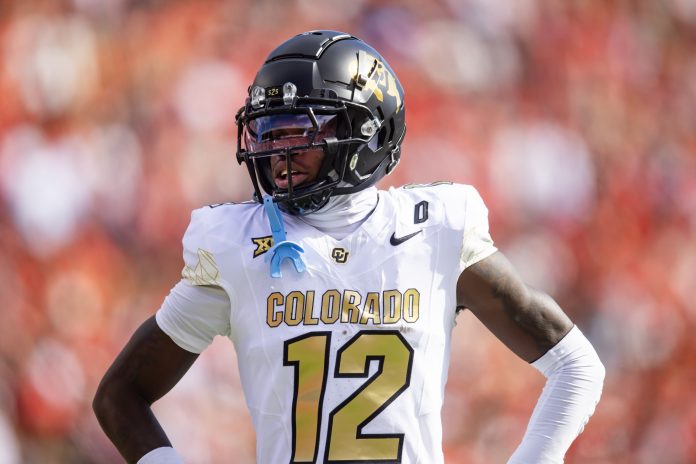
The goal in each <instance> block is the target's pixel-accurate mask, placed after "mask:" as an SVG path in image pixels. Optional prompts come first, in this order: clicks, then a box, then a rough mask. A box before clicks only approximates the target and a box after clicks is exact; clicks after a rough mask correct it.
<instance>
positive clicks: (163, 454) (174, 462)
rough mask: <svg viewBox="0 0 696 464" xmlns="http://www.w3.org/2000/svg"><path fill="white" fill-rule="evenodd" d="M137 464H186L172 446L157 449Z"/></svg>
mask: <svg viewBox="0 0 696 464" xmlns="http://www.w3.org/2000/svg"><path fill="white" fill-rule="evenodd" d="M137 464H184V460H183V459H182V458H181V456H179V453H177V452H176V450H175V449H174V448H172V447H171V446H163V447H161V448H155V449H153V450H152V451H150V452H149V453H147V454H146V455H145V456H143V457H142V458H140V459H139V460H138V462H137Z"/></svg>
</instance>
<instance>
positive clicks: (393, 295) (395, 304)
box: [382, 290, 401, 324]
mask: <svg viewBox="0 0 696 464" xmlns="http://www.w3.org/2000/svg"><path fill="white" fill-rule="evenodd" d="M382 311H383V312H384V315H383V316H382V323H383V324H395V323H396V322H397V321H398V320H399V319H401V292H400V291H398V290H387V291H385V292H384V293H383V294H382Z"/></svg>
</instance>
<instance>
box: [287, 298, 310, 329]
mask: <svg viewBox="0 0 696 464" xmlns="http://www.w3.org/2000/svg"><path fill="white" fill-rule="evenodd" d="M304 300H305V299H304V295H303V294H302V292H298V291H294V292H290V293H288V297H287V298H286V299H285V323H286V324H287V325H297V324H299V323H300V322H301V321H302V312H303V309H304Z"/></svg>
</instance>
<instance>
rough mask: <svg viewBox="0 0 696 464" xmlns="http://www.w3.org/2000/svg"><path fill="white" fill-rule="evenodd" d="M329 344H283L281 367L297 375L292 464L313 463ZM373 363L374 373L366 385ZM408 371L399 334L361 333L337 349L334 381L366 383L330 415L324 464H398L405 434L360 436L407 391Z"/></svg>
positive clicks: (321, 336) (317, 336) (325, 336)
mask: <svg viewBox="0 0 696 464" xmlns="http://www.w3.org/2000/svg"><path fill="white" fill-rule="evenodd" d="M330 344H331V332H312V333H309V334H305V335H301V336H299V337H296V338H293V339H290V340H287V341H286V342H285V348H284V353H283V365H285V366H290V367H293V368H294V371H295V379H294V392H293V399H292V455H291V457H290V463H291V464H296V463H297V464H299V463H315V462H317V454H318V452H319V433H320V431H321V417H322V410H323V403H324V393H325V391H326V381H327V378H328V370H329V355H330ZM371 361H377V363H378V368H377V372H376V373H375V374H374V375H372V377H370V378H369V379H367V378H368V375H369V370H370V362H371ZM412 366H413V348H411V346H410V345H409V344H408V342H407V341H406V339H405V338H404V337H403V336H402V335H401V333H399V331H397V330H366V331H362V332H359V333H358V334H357V335H355V336H354V337H353V338H351V339H350V340H349V341H348V342H346V343H345V344H344V345H343V346H342V347H341V348H339V350H338V351H337V352H336V367H335V369H334V375H333V377H334V378H336V379H342V378H365V379H367V380H366V381H365V383H363V384H362V385H361V386H360V387H359V388H358V389H357V390H356V391H355V392H353V393H352V394H351V395H350V396H349V397H348V398H346V399H345V400H344V401H343V402H341V403H340V404H339V405H338V406H336V407H335V408H334V409H333V411H331V413H330V414H329V416H328V427H327V437H326V446H325V448H326V449H325V452H324V454H325V459H324V460H323V462H329V463H331V462H345V461H349V462H360V461H366V462H375V461H379V462H390V463H398V462H401V451H402V448H403V441H404V434H403V433H394V434H387V433H380V434H369V435H368V434H364V433H362V430H363V428H364V427H365V426H366V425H367V424H368V423H369V422H370V421H371V420H372V419H374V418H375V417H377V415H378V414H379V413H381V412H382V411H383V410H384V409H385V408H386V407H387V406H388V405H389V404H390V403H391V402H392V401H394V400H395V399H396V398H397V397H398V396H399V395H400V394H401V393H402V392H403V391H404V390H406V389H407V388H408V386H409V384H410V381H411V368H412Z"/></svg>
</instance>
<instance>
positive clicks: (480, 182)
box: [0, 0, 696, 464]
mask: <svg viewBox="0 0 696 464" xmlns="http://www.w3.org/2000/svg"><path fill="white" fill-rule="evenodd" d="M319 28H324V29H336V30H344V31H347V32H350V33H352V34H354V35H357V36H358V37H361V38H362V39H364V40H366V41H367V42H368V43H370V44H372V45H373V46H374V47H375V48H377V49H378V50H380V51H381V53H382V54H383V55H384V56H385V57H386V58H387V59H388V60H389V62H390V64H391V66H392V67H393V68H394V70H395V71H396V73H397V74H398V76H399V77H400V80H401V82H402V84H403V85H404V88H405V91H406V105H407V108H408V110H407V111H408V113H407V125H408V135H407V137H406V142H405V146H404V150H403V158H402V164H401V166H400V167H399V169H397V170H396V171H395V173H394V174H392V175H391V176H389V177H388V178H386V179H385V181H384V182H383V185H382V186H383V187H387V186H390V185H400V184H402V183H407V182H429V181H433V180H438V179H448V180H453V181H457V182H462V183H470V184H474V185H475V186H477V187H478V189H479V190H480V192H481V193H482V195H483V197H484V199H485V200H486V201H487V203H488V205H489V208H490V218H491V229H492V234H493V237H494V239H496V241H497V243H498V245H499V247H500V248H501V249H502V250H503V251H504V252H505V253H506V254H507V255H508V256H509V257H510V258H511V260H512V261H513V262H514V263H515V264H516V265H517V267H518V268H519V269H520V271H521V272H522V274H523V276H524V277H525V279H526V280H527V281H528V282H529V283H531V284H533V285H534V286H536V287H539V288H541V289H544V290H546V291H548V292H550V293H551V294H552V295H554V296H555V297H556V298H557V300H558V301H559V302H560V303H561V305H562V306H563V307H564V308H565V309H566V310H567V312H568V313H569V314H570V315H571V317H572V318H573V319H574V320H575V321H576V323H577V324H578V325H579V326H580V327H581V329H582V330H583V331H584V332H585V334H586V335H588V337H589V338H590V339H591V340H592V341H593V343H594V344H595V346H596V348H597V350H598V352H599V354H600V356H601V357H602V359H603V361H604V362H605V365H606V367H607V372H608V377H607V382H606V385H605V393H604V397H603V401H602V403H600V406H599V408H598V410H597V412H596V414H595V416H594V418H593V419H592V420H591V422H590V424H589V426H588V427H587V430H586V431H585V432H584V433H583V434H582V435H581V436H580V438H579V439H578V440H577V442H576V443H575V445H574V446H573V447H572V448H571V451H570V452H569V455H568V458H567V461H566V462H568V463H571V464H572V463H590V462H591V463H607V464H608V463H638V464H641V463H646V464H648V463H650V464H652V463H655V462H663V463H671V464H680V463H693V462H696V396H695V395H694V393H693V392H694V385H696V337H694V336H693V333H694V332H693V331H694V330H695V329H696V306H694V303H693V301H692V300H690V298H691V297H692V296H693V293H694V291H696V2H694V1H693V0H666V1H654V0H614V1H611V2H607V1H603V0H577V1H566V2H560V1H556V0H437V1H428V2H425V1H418V0H409V1H398V2H397V1H387V0H382V1H372V0H352V1H351V2H342V1H339V0H323V1H318V0H316V1H315V0H292V1H284V2H273V1H268V0H263V1H251V0H233V1H212V0H197V1H194V0H191V1H183V0H169V1H164V0H162V1H155V0H150V1H144V0H143V1H136V0H30V1H7V0H5V1H0V305H1V307H0V463H2V464H16V463H39V462H40V463H45V464H51V463H111V462H114V463H115V462H120V459H119V458H118V455H117V453H116V451H115V450H114V449H113V447H112V446H111V444H110V443H109V442H108V441H107V439H106V437H105V436H104V435H103V433H102V432H101V430H100V429H99V427H98V425H97V423H96V420H95V419H94V417H93V414H92V412H91V408H90V402H91V398H92V395H93V393H94V390H95V388H96V385H97V383H98V381H99V379H100V378H101V376H102V375H103V373H104V371H105V369H106V368H107V367H108V365H109V364H110V362H111V360H112V359H113V357H114V356H115V355H116V353H117V352H118V351H119V350H120V348H121V347H122V346H123V344H124V343H125V342H126V340H127V337H128V336H129V335H130V333H131V332H132V331H133V330H134V328H135V327H136V326H137V325H138V324H139V323H140V322H141V321H142V320H144V319H145V318H146V317H148V316H149V315H150V314H152V313H153V312H154V311H155V310H156V309H157V308H158V307H159V305H160V303H161V301H162V298H163V297H164V296H165V295H166V293H167V292H168V289H169V288H170V287H171V285H173V283H175V282H176V280H177V279H178V275H179V271H180V269H181V267H182V261H181V258H180V253H181V248H180V240H181V236H182V234H183V231H184V229H185V227H186V225H187V223H188V218H189V212H190V210H191V209H194V208H197V207H200V206H202V205H205V204H208V203H216V202H223V201H238V200H245V199H248V198H249V197H250V192H251V188H250V183H249V181H248V179H247V175H246V173H245V172H244V171H243V170H242V169H241V168H240V167H239V166H237V165H236V161H235V160H234V151H235V143H236V139H235V137H236V129H235V127H234V115H235V112H236V110H237V108H238V107H239V106H241V104H242V103H243V100H244V97H245V94H246V88H247V86H248V84H249V83H250V82H251V81H252V79H253V74H254V72H255V70H256V68H257V67H258V66H259V65H260V63H261V62H262V60H263V58H264V57H265V56H266V55H267V53H268V52H269V51H270V50H271V49H272V48H273V46H274V45H276V44H277V43H279V42H280V41H282V40H284V39H286V38H287V37H289V36H291V35H293V34H296V33H299V32H302V31H304V30H310V29H319ZM453 309H454V308H453ZM542 385H543V379H542V378H541V376H540V375H539V374H538V373H536V371H534V370H533V369H531V368H529V367H528V366H526V365H525V364H524V363H523V362H521V361H519V360H518V359H516V358H515V357H514V356H513V355H511V354H510V353H509V352H508V351H507V350H506V349H505V348H504V347H503V346H502V345H501V344H500V343H498V342H497V341H495V340H494V339H493V338H492V337H491V336H490V335H489V334H488V333H487V332H486V331H485V329H484V328H483V327H482V326H480V324H479V323H478V322H476V321H475V319H474V318H472V317H471V316H470V315H469V314H467V313H464V314H462V315H460V316H459V323H458V327H457V329H456V334H455V337H454V346H453V357H452V366H451V369H450V380H449V384H448V398H447V402H446V407H445V411H444V421H445V424H444V428H445V451H446V457H447V460H448V462H452V463H455V462H456V463H459V462H461V463H497V462H504V461H505V458H506V456H507V455H509V453H510V452H511V450H512V449H513V448H514V446H515V445H516V443H517V441H518V440H519V439H520V438H521V435H522V433H523V430H524V427H525V425H526V421H527V419H528V417H529V413H530V411H531V409H532V407H533V405H534V402H535V401H536V398H537V397H538V393H539V391H540V388H541V386H542ZM156 408H157V411H158V414H159V416H160V417H161V418H162V421H163V423H164V424H165V428H166V429H167V430H168V432H169V433H170V435H171V437H172V439H173V441H174V443H175V445H176V446H177V447H178V448H180V449H181V451H182V453H183V454H184V455H185V456H186V457H187V458H188V459H189V460H190V461H189V462H191V463H221V462H239V463H251V462H254V436H253V431H252V430H251V426H250V420H249V418H248V415H247V413H246V410H245V406H244V400H243V398H242V394H241V390H240V386H239V381H238V379H237V373H236V368H235V356H234V352H233V349H232V347H231V344H230V343H226V341H224V340H218V341H216V342H215V343H214V344H213V346H212V347H211V348H210V349H209V350H208V351H206V352H205V353H204V354H203V355H202V356H201V358H200V359H199V360H198V362H197V363H196V365H195V366H194V368H193V369H192V371H191V372H190V373H189V374H188V375H187V376H186V377H185V378H184V380H183V381H182V383H181V384H180V385H178V386H177V387H176V388H175V389H174V391H173V392H172V393H171V395H169V396H167V397H166V398H165V399H163V400H162V401H161V402H160V403H158V404H157V405H156Z"/></svg>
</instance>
